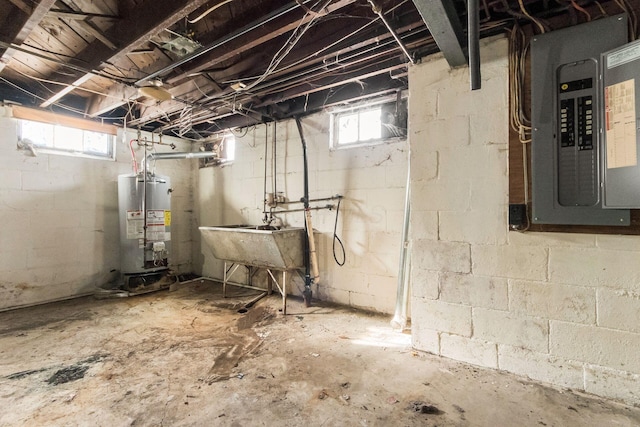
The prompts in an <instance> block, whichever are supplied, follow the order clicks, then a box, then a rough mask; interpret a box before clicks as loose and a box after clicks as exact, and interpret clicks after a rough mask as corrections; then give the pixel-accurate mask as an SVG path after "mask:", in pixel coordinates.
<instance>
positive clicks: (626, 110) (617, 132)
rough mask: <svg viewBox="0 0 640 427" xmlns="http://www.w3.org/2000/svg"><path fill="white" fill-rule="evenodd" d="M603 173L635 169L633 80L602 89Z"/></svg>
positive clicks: (636, 162) (636, 158) (636, 161)
mask: <svg viewBox="0 0 640 427" xmlns="http://www.w3.org/2000/svg"><path fill="white" fill-rule="evenodd" d="M604 90H605V92H604V94H605V96H604V100H605V106H604V108H605V132H606V137H607V139H606V141H607V169H614V168H622V167H627V166H636V165H637V164H638V154H637V146H636V103H635V99H636V98H635V80H634V79H630V80H627V81H624V82H620V83H617V84H614V85H611V86H607V87H605V89H604Z"/></svg>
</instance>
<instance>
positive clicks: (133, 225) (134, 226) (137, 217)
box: [127, 211, 144, 239]
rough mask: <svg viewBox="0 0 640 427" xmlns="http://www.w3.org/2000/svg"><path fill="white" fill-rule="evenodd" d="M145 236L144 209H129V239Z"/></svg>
mask: <svg viewBox="0 0 640 427" xmlns="http://www.w3.org/2000/svg"><path fill="white" fill-rule="evenodd" d="M143 237H144V218H143V216H142V211H127V239H140V238H143Z"/></svg>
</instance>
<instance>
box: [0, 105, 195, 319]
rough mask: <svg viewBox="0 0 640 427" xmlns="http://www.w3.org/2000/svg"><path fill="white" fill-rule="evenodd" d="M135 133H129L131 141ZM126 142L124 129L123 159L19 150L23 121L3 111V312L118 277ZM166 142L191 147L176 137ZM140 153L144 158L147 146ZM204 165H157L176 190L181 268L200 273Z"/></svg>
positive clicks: (176, 256) (176, 253)
mask: <svg viewBox="0 0 640 427" xmlns="http://www.w3.org/2000/svg"><path fill="white" fill-rule="evenodd" d="M143 136H146V137H147V138H150V135H149V134H146V133H145V134H143ZM135 137H136V133H135V132H128V133H127V144H128V140H129V139H131V138H135ZM156 138H157V137H156ZM169 140H171V141H169ZM122 141H123V140H122V135H121V134H119V136H118V142H117V143H116V147H117V152H116V161H109V160H96V159H88V158H81V157H70V156H62V155H55V154H44V153H38V155H37V157H32V156H30V155H28V154H27V153H25V152H24V151H20V150H17V149H16V144H17V123H16V120H15V119H13V118H11V109H10V108H7V107H1V108H0V310H2V309H7V308H14V307H20V306H26V305H32V304H39V303H44V302H49V301H54V300H58V299H64V298H70V297H74V296H78V295H84V294H88V293H92V292H93V291H94V289H95V288H96V287H97V286H100V285H103V284H105V283H108V282H110V281H111V280H114V279H116V278H117V277H118V273H119V269H120V258H119V256H120V255H119V245H120V243H119V234H118V195H117V180H118V175H119V174H123V173H130V172H131V156H130V154H129V147H128V145H127V144H125V143H124V142H122ZM163 142H174V143H176V144H177V146H178V147H177V148H176V150H181V151H184V150H190V149H191V146H190V143H186V142H184V141H181V140H178V139H176V138H173V139H171V138H167V139H166V140H165V141H163ZM167 148H168V147H157V149H158V151H164V150H165V149H167ZM136 151H137V157H138V159H139V160H140V159H141V158H142V156H143V153H142V149H141V148H139V149H137V150H136ZM196 169H197V166H196V165H195V164H194V161H192V160H173V161H162V162H161V161H158V162H157V172H158V173H160V174H164V175H169V176H170V177H171V179H172V186H173V188H174V190H175V191H174V192H173V193H172V214H173V215H172V217H173V218H172V219H173V221H172V244H173V246H172V254H171V258H172V262H173V264H174V267H175V268H176V270H178V271H179V272H190V271H191V270H192V266H191V258H192V244H193V242H192V235H193V229H194V228H195V223H194V220H193V214H192V213H191V211H192V210H193V209H192V206H193V192H194V174H195V170H196Z"/></svg>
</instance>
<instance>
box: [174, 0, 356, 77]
mask: <svg viewBox="0 0 640 427" xmlns="http://www.w3.org/2000/svg"><path fill="white" fill-rule="evenodd" d="M355 2H356V0H338V1H336V2H333V3H331V4H330V5H329V6H327V7H326V9H325V10H323V11H321V12H319V13H322V14H329V13H332V12H335V11H337V10H339V9H342V8H344V7H346V6H349V5H351V4H353V3H355ZM311 19H313V15H312V14H306V15H304V18H301V17H300V15H299V14H287V15H284V16H283V17H281V18H279V19H278V20H277V21H275V22H273V24H272V25H268V26H266V25H265V26H262V27H259V28H256V29H255V30H253V31H252V32H251V37H250V38H244V37H242V38H236V39H233V40H231V41H229V42H227V43H224V44H223V45H221V46H220V47H219V48H216V49H212V50H211V51H210V52H209V54H208V55H202V56H200V57H199V58H197V59H195V60H194V61H192V62H190V63H188V64H187V65H186V66H185V67H184V68H183V69H182V70H181V72H180V74H178V75H177V76H174V77H171V78H169V79H168V80H167V81H168V82H169V83H177V82H180V81H182V80H184V79H186V78H189V76H190V75H191V74H194V73H198V72H201V71H203V70H206V69H208V68H211V67H213V66H215V65H217V64H221V63H223V62H224V61H227V60H229V59H232V58H234V57H236V56H237V55H240V54H242V53H244V52H247V51H248V50H250V49H253V48H256V47H258V46H260V45H262V44H264V43H267V42H269V41H271V40H273V39H275V38H277V37H279V36H281V35H283V34H286V33H289V32H291V31H293V30H294V29H296V28H297V27H298V26H299V25H304V24H306V23H308V22H309V21H310V20H311ZM218 43H219V41H216V42H213V43H211V45H216V44H218Z"/></svg>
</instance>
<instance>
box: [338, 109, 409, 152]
mask: <svg viewBox="0 0 640 427" xmlns="http://www.w3.org/2000/svg"><path fill="white" fill-rule="evenodd" d="M406 135H407V103H406V100H401V101H399V102H396V101H393V102H380V103H377V104H368V105H362V106H358V107H353V108H350V109H348V110H339V111H335V112H332V113H331V137H330V140H331V148H332V149H340V148H349V147H360V146H367V145H375V144H381V143H384V142H392V141H395V140H402V139H404V138H405V137H406Z"/></svg>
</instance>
